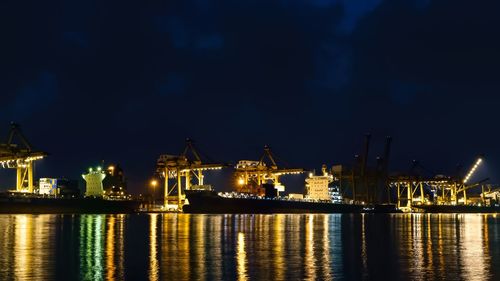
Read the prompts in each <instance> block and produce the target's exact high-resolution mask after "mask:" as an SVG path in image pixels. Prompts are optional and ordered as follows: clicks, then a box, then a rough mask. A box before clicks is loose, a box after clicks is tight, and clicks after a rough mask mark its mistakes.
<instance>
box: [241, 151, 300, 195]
mask: <svg viewBox="0 0 500 281" xmlns="http://www.w3.org/2000/svg"><path fill="white" fill-rule="evenodd" d="M235 169H236V171H235V172H234V176H235V177H236V181H237V184H236V190H237V191H238V192H245V193H252V194H259V195H262V194H263V193H264V189H263V188H262V184H264V183H272V184H274V186H275V188H276V189H277V191H278V192H282V191H284V190H285V187H284V186H283V185H282V184H281V182H280V177H281V176H283V175H291V174H301V173H304V169H300V168H298V169H287V168H279V167H278V165H277V163H276V160H275V157H274V155H273V153H272V152H271V148H270V147H269V146H267V145H266V146H264V153H263V154H262V156H261V157H260V160H259V161H252V160H241V161H239V162H238V164H237V165H236V167H235Z"/></svg>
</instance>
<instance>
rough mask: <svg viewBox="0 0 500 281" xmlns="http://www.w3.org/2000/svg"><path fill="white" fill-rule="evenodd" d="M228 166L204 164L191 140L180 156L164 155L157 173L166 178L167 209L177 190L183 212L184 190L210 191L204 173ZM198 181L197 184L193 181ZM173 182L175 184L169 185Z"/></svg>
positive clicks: (178, 203)
mask: <svg viewBox="0 0 500 281" xmlns="http://www.w3.org/2000/svg"><path fill="white" fill-rule="evenodd" d="M225 166H226V165H224V164H220V163H204V162H203V161H202V159H201V157H200V154H199V152H198V150H197V149H196V148H195V147H194V144H193V141H192V140H191V139H186V147H185V148H184V151H183V152H182V154H180V155H170V154H163V155H160V157H159V158H158V160H157V162H156V171H157V173H158V174H159V175H160V177H162V178H164V205H165V208H167V206H168V203H169V201H170V199H173V198H171V196H170V194H172V193H173V192H174V191H175V190H177V198H176V199H177V200H176V201H177V207H178V210H179V211H180V210H182V206H183V205H184V201H185V195H184V194H183V190H190V189H193V188H196V189H210V188H211V187H210V186H209V185H206V184H205V182H204V175H203V172H205V171H208V170H220V169H222V168H223V167H225ZM193 179H196V184H194V185H193V183H192V181H193ZM169 182H173V183H169Z"/></svg>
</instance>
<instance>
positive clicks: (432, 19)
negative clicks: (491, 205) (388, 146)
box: [0, 0, 500, 189]
mask: <svg viewBox="0 0 500 281" xmlns="http://www.w3.org/2000/svg"><path fill="white" fill-rule="evenodd" d="M1 5H2V9H1V11H0V26H2V29H3V32H2V34H3V39H2V42H3V43H2V45H1V46H0V59H1V61H2V64H1V66H0V75H1V77H2V80H1V81H0V87H1V88H0V91H1V93H2V95H1V104H0V109H1V111H0V122H1V123H3V124H5V128H6V127H7V123H8V121H11V120H18V121H19V120H21V121H22V122H23V125H24V127H25V131H26V132H28V133H29V137H30V138H31V139H32V141H33V142H34V143H36V144H37V145H38V146H39V147H41V148H44V149H46V150H48V151H50V152H51V153H52V156H51V157H50V158H49V159H47V160H46V161H45V163H44V165H43V167H41V168H40V170H39V172H40V173H42V174H43V175H45V176H59V175H69V176H72V177H78V175H79V173H80V171H81V170H83V169H84V168H85V167H87V166H88V165H90V164H93V163H97V162H99V161H100V160H102V159H106V160H109V161H118V162H122V163H123V166H124V168H125V169H126V171H127V172H129V177H130V178H131V180H132V182H133V185H135V186H136V188H137V189H139V188H140V184H142V182H143V181H144V180H145V179H146V178H148V177H149V176H150V175H151V173H152V171H153V166H154V162H155V159H156V157H157V155H158V154H159V153H165V152H170V153H175V152H176V151H180V150H181V149H182V142H183V140H184V138H185V137H187V136H190V137H192V138H195V139H198V140H199V142H200V144H201V145H202V146H203V147H204V148H206V150H208V151H207V153H208V154H210V155H212V158H214V159H220V160H224V161H236V160H238V159H239V158H252V157H254V158H255V157H258V154H259V153H260V152H259V150H260V149H261V147H262V145H264V144H271V145H272V146H273V147H274V148H275V150H277V152H278V153H279V154H281V155H282V158H284V159H286V160H287V161H288V162H293V163H297V165H302V166H305V167H311V168H313V167H319V166H320V165H321V164H322V163H323V162H326V163H328V164H331V163H338V162H344V163H350V162H351V159H352V155H353V154H355V153H358V152H359V150H360V147H361V142H362V137H361V136H362V134H363V133H365V132H367V131H371V132H373V134H374V136H375V137H374V142H375V143H374V148H373V155H374V156H375V154H377V153H381V151H380V150H381V148H382V145H383V144H382V142H383V136H385V135H386V134H391V135H393V136H394V139H395V142H394V145H395V147H394V162H393V165H394V168H398V169H406V167H407V166H409V163H410V161H411V159H413V158H419V159H422V161H423V162H426V163H429V165H430V166H434V167H443V169H444V170H446V169H453V168H454V166H455V164H456V163H457V162H460V161H461V162H465V163H467V161H472V158H473V157H474V156H475V154H477V153H480V152H484V153H486V154H487V155H490V157H491V158H490V162H491V164H490V167H494V166H495V165H497V166H498V165H500V163H499V160H498V159H496V158H495V156H494V155H496V154H498V153H500V151H499V149H498V148H497V144H496V141H495V139H496V136H498V133H496V129H495V128H496V119H497V118H496V111H497V107H498V105H499V98H498V97H496V94H497V93H498V90H500V85H499V82H498V78H497V76H498V70H497V68H498V65H500V64H499V63H500V55H499V53H498V50H499V49H500V46H499V45H500V39H499V38H500V36H499V34H498V32H499V31H498V28H497V27H498V26H500V22H499V19H500V18H499V17H498V16H497V15H496V11H498V8H499V4H498V3H496V2H494V1H490V2H487V1H476V2H474V3H471V2H470V1H429V0H414V1H391V0H386V1H382V0H371V1H370V0H360V1H348V0H332V1H327V0H314V1H311V0H309V1H238V2H231V1H227V2H218V3H212V2H209V1H165V2H163V1H150V2H148V3H141V4H139V3H138V2H136V1H108V2H102V1H70V2H65V3H64V4H54V3H47V2H43V3H42V2H36V1H33V3H30V4H29V5H28V4H26V3H19V2H17V1H8V2H6V3H3V4H1ZM20 108H23V110H21V109H20ZM26 109H27V110H26ZM47 130H52V131H55V132H58V134H60V135H61V136H62V137H58V138H46V137H45V136H46V134H47V133H46V132H47ZM464 143H467V145H464ZM436 169H438V168H436Z"/></svg>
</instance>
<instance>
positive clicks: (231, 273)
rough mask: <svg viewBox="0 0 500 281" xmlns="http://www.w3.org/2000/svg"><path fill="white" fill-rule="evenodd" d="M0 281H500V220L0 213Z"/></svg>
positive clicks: (442, 216)
mask: <svg viewBox="0 0 500 281" xmlns="http://www.w3.org/2000/svg"><path fill="white" fill-rule="evenodd" d="M0 229H1V231H0V253H1V254H0V280H500V215H498V216H497V215H494V214H446V215H445V214H342V215H341V214H331V215H284V214H280V215H188V214H133V215H0Z"/></svg>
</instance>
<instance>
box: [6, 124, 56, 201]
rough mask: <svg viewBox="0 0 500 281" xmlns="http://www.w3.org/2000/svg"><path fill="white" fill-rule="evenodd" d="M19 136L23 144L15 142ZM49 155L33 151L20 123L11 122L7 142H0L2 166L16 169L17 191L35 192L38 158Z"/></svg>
mask: <svg viewBox="0 0 500 281" xmlns="http://www.w3.org/2000/svg"><path fill="white" fill-rule="evenodd" d="M16 137H17V138H18V139H19V140H20V141H21V144H22V146H21V145H19V144H16V143H14V139H15V138H16ZM45 156H47V153H45V152H39V151H33V149H32V146H31V144H30V143H29V142H28V140H27V139H26V138H25V137H24V135H23V134H22V132H21V129H20V127H19V125H18V124H16V123H11V126H10V131H9V135H8V137H7V141H6V142H5V143H0V167H1V168H8V169H16V192H28V193H33V170H34V165H35V161H36V160H40V159H43V158H44V157H45Z"/></svg>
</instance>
